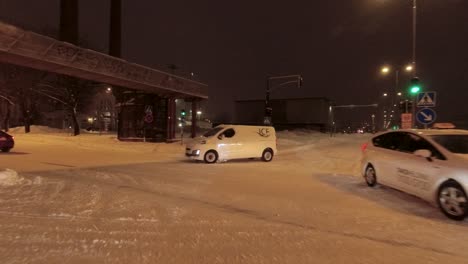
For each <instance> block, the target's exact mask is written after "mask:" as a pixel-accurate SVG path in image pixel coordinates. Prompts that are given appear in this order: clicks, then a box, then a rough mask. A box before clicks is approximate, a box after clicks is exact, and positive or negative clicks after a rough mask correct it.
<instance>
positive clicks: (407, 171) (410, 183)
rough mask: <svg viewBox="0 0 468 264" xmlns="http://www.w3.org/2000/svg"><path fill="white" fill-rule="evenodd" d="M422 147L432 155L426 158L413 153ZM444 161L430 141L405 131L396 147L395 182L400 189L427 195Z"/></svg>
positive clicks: (423, 195) (422, 195)
mask: <svg viewBox="0 0 468 264" xmlns="http://www.w3.org/2000/svg"><path fill="white" fill-rule="evenodd" d="M423 149H426V150H429V151H430V152H431V153H432V157H431V158H429V159H427V158H424V157H420V156H417V155H415V154H414V152H415V151H416V150H423ZM444 163H446V161H445V157H444V156H443V155H442V154H441V153H440V152H439V151H438V150H437V148H435V147H434V146H433V145H432V144H431V143H430V142H428V141H427V140H426V139H424V138H423V137H421V136H419V135H417V134H414V133H405V134H404V137H403V138H402V142H401V145H400V146H399V148H398V161H397V163H396V166H397V167H396V169H397V175H396V179H397V181H396V183H395V184H396V185H397V188H398V189H400V190H402V191H405V192H408V193H411V194H413V195H416V196H419V197H423V198H424V197H428V196H430V192H431V187H432V185H433V184H434V182H435V181H436V180H437V177H438V175H440V171H441V169H442V168H443V167H444V166H445V165H444Z"/></svg>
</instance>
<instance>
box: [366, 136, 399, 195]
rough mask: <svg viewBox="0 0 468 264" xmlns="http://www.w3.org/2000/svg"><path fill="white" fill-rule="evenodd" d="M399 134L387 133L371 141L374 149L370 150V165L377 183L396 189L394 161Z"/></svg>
mask: <svg viewBox="0 0 468 264" xmlns="http://www.w3.org/2000/svg"><path fill="white" fill-rule="evenodd" d="M401 137H402V133H401V132H389V133H386V134H383V135H380V136H378V137H376V138H374V139H373V140H372V144H373V146H374V148H373V149H372V150H370V151H369V152H370V153H369V154H368V155H369V157H370V163H371V164H373V165H374V169H375V170H376V173H377V178H378V181H379V182H380V183H382V184H384V185H389V186H391V187H395V188H396V179H395V175H396V166H395V164H396V159H395V155H398V151H397V148H398V145H399V144H400V141H401Z"/></svg>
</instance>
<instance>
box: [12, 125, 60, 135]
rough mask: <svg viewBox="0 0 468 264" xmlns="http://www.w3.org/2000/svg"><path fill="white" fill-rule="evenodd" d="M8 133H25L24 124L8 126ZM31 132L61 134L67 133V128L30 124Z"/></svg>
mask: <svg viewBox="0 0 468 264" xmlns="http://www.w3.org/2000/svg"><path fill="white" fill-rule="evenodd" d="M8 133H10V134H25V133H24V126H22V127H14V128H10V130H9V131H8ZM30 133H32V134H44V133H53V134H62V133H69V130H68V129H66V130H64V129H58V128H51V127H47V126H31V132H30Z"/></svg>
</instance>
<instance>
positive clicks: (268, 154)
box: [262, 148, 273, 162]
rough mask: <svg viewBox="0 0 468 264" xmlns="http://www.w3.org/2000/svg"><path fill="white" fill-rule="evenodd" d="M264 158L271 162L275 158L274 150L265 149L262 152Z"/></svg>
mask: <svg viewBox="0 0 468 264" xmlns="http://www.w3.org/2000/svg"><path fill="white" fill-rule="evenodd" d="M262 160H263V161H265V162H270V161H271V160H273V150H271V149H269V148H268V149H265V150H264V151H263V153H262Z"/></svg>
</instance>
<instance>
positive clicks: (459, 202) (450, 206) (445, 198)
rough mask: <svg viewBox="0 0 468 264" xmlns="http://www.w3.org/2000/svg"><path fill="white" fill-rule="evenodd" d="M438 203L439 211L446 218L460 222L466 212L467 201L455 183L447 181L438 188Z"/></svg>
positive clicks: (460, 188)
mask: <svg viewBox="0 0 468 264" xmlns="http://www.w3.org/2000/svg"><path fill="white" fill-rule="evenodd" d="M437 200H438V203H439V207H440V210H441V211H442V213H444V214H445V215H446V216H447V217H448V218H450V219H453V220H457V221H462V220H463V219H465V217H466V215H467V212H468V203H467V201H468V199H467V197H466V193H465V191H464V190H463V188H462V187H461V186H460V184H458V183H457V182H455V181H448V182H445V183H444V184H442V186H441V187H440V188H439V193H438V199H437Z"/></svg>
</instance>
